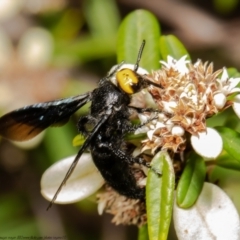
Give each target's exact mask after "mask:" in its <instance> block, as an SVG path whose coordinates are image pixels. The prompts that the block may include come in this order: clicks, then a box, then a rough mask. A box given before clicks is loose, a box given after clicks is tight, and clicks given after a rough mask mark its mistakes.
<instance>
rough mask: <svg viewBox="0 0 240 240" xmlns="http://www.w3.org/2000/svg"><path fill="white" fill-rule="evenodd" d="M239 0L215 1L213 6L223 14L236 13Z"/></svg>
mask: <svg viewBox="0 0 240 240" xmlns="http://www.w3.org/2000/svg"><path fill="white" fill-rule="evenodd" d="M238 3H239V1H238V0H228V1H226V0H214V1H213V5H214V7H215V9H216V10H217V11H218V12H219V13H221V14H229V13H230V12H232V11H234V10H235V9H236V7H237V5H238Z"/></svg>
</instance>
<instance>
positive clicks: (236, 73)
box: [227, 67, 240, 78]
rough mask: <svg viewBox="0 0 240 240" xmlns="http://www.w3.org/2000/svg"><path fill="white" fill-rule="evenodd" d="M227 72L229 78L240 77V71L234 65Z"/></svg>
mask: <svg viewBox="0 0 240 240" xmlns="http://www.w3.org/2000/svg"><path fill="white" fill-rule="evenodd" d="M227 72H228V76H229V78H231V77H234V78H237V77H240V73H239V71H238V70H237V69H236V68H233V67H232V68H228V69H227Z"/></svg>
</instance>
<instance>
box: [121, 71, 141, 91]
mask: <svg viewBox="0 0 240 240" xmlns="http://www.w3.org/2000/svg"><path fill="white" fill-rule="evenodd" d="M116 79H117V83H118V86H119V87H120V88H121V89H122V90H123V91H124V92H126V93H128V94H133V93H134V92H135V90H134V89H136V86H137V85H138V83H139V79H138V76H137V74H136V73H135V72H134V71H133V70H131V69H127V68H125V69H122V70H120V71H118V72H117V73H116Z"/></svg>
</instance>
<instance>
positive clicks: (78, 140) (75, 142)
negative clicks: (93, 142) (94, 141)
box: [72, 134, 86, 147]
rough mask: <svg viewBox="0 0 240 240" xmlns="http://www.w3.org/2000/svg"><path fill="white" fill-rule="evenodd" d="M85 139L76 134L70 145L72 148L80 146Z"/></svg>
mask: <svg viewBox="0 0 240 240" xmlns="http://www.w3.org/2000/svg"><path fill="white" fill-rule="evenodd" d="M85 140H86V139H85V137H84V136H83V135H81V134H78V135H77V136H76V137H74V139H73V141H72V144H73V146H74V147H78V146H82V145H83V143H84V142H85Z"/></svg>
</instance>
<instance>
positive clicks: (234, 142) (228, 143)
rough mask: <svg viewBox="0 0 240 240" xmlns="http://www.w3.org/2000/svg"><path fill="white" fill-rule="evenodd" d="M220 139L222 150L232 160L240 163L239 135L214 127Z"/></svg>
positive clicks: (223, 128) (226, 129)
mask: <svg viewBox="0 0 240 240" xmlns="http://www.w3.org/2000/svg"><path fill="white" fill-rule="evenodd" d="M215 128H216V130H217V131H218V132H219V134H220V135H221V137H222V140H223V149H224V150H225V151H226V152H227V153H228V154H229V155H230V156H231V157H233V158H234V159H236V160H237V161H240V133H238V132H236V131H234V130H232V129H230V128H226V127H215Z"/></svg>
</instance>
